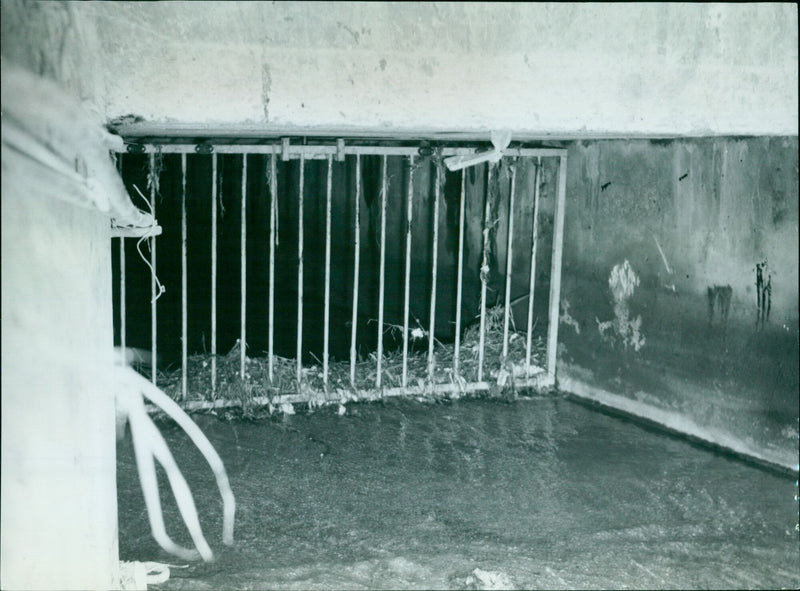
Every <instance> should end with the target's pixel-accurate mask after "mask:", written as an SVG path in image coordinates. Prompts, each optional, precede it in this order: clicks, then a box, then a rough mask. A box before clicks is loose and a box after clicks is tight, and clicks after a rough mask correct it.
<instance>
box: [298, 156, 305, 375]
mask: <svg viewBox="0 0 800 591" xmlns="http://www.w3.org/2000/svg"><path fill="white" fill-rule="evenodd" d="M304 168H305V158H303V155H302V154H301V155H300V189H299V193H298V198H297V203H298V211H297V387H298V388H300V384H301V383H302V381H303V240H304V237H303V181H304V172H303V169H304Z"/></svg>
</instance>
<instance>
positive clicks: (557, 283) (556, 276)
mask: <svg viewBox="0 0 800 591" xmlns="http://www.w3.org/2000/svg"><path fill="white" fill-rule="evenodd" d="M566 191H567V156H566V155H564V156H561V158H560V159H559V164H558V198H557V201H556V211H555V221H554V222H553V263H552V265H551V270H550V324H549V326H548V327H547V375H548V377H549V379H551V380H553V381H555V379H556V352H557V347H558V315H559V306H560V305H561V257H562V254H563V250H564V200H565V195H566Z"/></svg>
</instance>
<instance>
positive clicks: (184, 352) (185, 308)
mask: <svg viewBox="0 0 800 591" xmlns="http://www.w3.org/2000/svg"><path fill="white" fill-rule="evenodd" d="M187 274H188V266H187V261H186V154H181V398H182V399H183V400H186V396H187V394H188V391H187V390H188V384H187V382H188V340H189V338H188V334H189V329H188V327H189V304H188V302H189V295H188V288H187Z"/></svg>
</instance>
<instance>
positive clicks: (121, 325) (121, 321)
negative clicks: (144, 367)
mask: <svg viewBox="0 0 800 591" xmlns="http://www.w3.org/2000/svg"><path fill="white" fill-rule="evenodd" d="M122 156H123V154H122V153H120V154H119V155H118V156H117V167H118V168H119V175H120V177H121V176H122ZM125 300H126V297H125V237H124V236H120V238H119V346H120V349H121V350H122V354H123V356H124V355H125V346H126V342H125V341H126V337H127V335H126V329H127V326H126V323H125V320H126V319H125V308H126V306H125Z"/></svg>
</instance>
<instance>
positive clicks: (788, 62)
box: [2, 1, 798, 137]
mask: <svg viewBox="0 0 800 591" xmlns="http://www.w3.org/2000/svg"><path fill="white" fill-rule="evenodd" d="M32 40H33V41H34V42H33V43H31V41H32ZM2 51H3V55H4V56H5V57H8V58H11V59H14V60H17V61H21V62H23V63H26V64H29V65H30V67H31V68H32V69H34V70H40V71H43V72H44V73H46V74H52V75H54V76H55V77H58V78H59V79H60V80H62V81H63V82H64V84H65V85H67V86H68V87H69V88H70V89H71V90H73V92H75V93H76V94H77V95H79V96H82V97H85V98H87V99H91V100H93V101H94V103H95V104H96V106H97V108H98V109H99V110H100V111H101V112H102V114H103V115H105V116H106V117H107V118H108V119H114V118H116V117H120V116H124V115H130V114H133V115H137V116H140V117H143V118H144V119H145V120H146V121H147V122H150V123H151V124H153V125H155V126H156V127H161V128H162V129H163V128H172V129H174V128H176V127H180V126H188V127H200V128H203V127H205V128H208V127H209V126H212V127H216V128H223V127H224V128H225V129H227V131H229V132H230V131H233V130H234V128H238V130H239V131H242V130H249V131H254V132H258V131H262V132H263V131H264V130H268V129H279V128H303V129H307V128H309V127H318V128H324V129H349V130H351V131H352V130H356V129H371V130H373V131H387V132H389V131H391V132H392V133H399V132H401V131H404V130H406V131H410V130H422V131H424V132H428V133H430V132H448V131H459V132H464V131H473V132H486V131H488V130H490V129H492V128H499V127H507V128H510V129H513V130H514V131H515V132H516V133H517V134H518V135H520V136H521V135H523V134H529V135H531V136H539V137H543V136H546V135H548V134H557V135H566V136H570V137H598V136H603V135H607V134H610V135H617V136H618V135H665V134H666V135H675V134H689V135H716V134H755V135H762V134H763V135H773V134H777V135H796V134H797V126H798V119H797V108H796V105H797V98H798V94H797V86H798V84H797V82H798V75H797V8H796V7H795V6H794V5H791V4H696V5H688V4H641V5H628V4H608V5H604V4H536V3H530V4H529V3H514V4H494V3H339V2H334V3H310V4H309V3H301V2H277V3H275V2H273V3H267V2H254V3H227V2H223V3H191V4H188V3H153V4H141V3H69V4H63V3H25V4H20V3H18V2H13V1H12V2H4V3H3V24H2ZM232 126H233V127H232Z"/></svg>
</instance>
